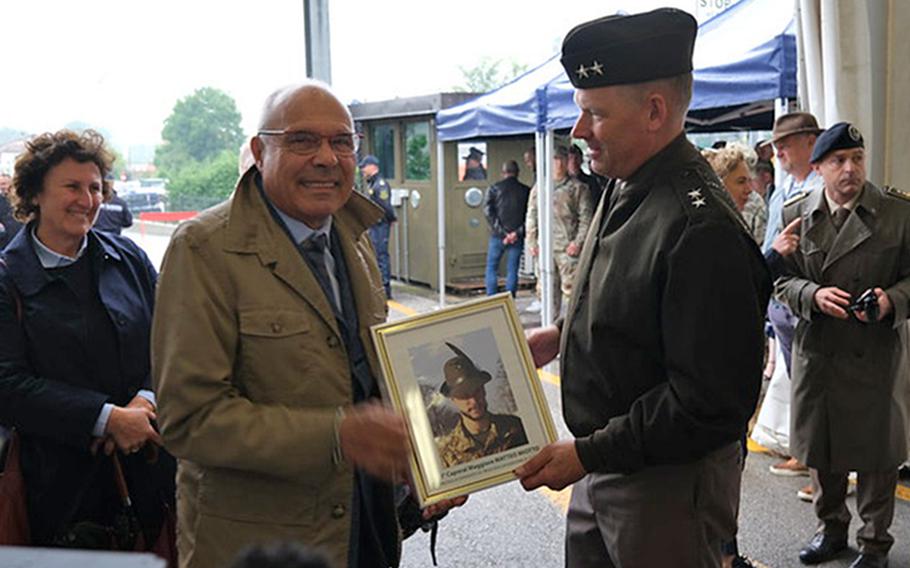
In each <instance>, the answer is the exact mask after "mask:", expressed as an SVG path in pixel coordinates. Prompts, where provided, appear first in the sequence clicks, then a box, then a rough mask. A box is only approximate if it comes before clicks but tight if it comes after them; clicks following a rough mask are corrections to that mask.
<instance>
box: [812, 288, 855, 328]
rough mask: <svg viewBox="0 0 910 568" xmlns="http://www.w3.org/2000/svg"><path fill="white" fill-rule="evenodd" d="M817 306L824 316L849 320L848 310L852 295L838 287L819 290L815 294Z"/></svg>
mask: <svg viewBox="0 0 910 568" xmlns="http://www.w3.org/2000/svg"><path fill="white" fill-rule="evenodd" d="M815 305H816V306H818V309H819V310H821V312H822V313H823V314H827V315H829V316H831V317H833V318H837V319H844V320H845V319H847V317H848V316H847V310H846V309H845V308H846V307H847V306H849V305H850V294H849V293H848V292H844V291H843V290H841V289H840V288H838V287H837V286H827V287H825V288H819V289H818V290H816V292H815Z"/></svg>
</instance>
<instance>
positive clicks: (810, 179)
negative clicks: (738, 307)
mask: <svg viewBox="0 0 910 568" xmlns="http://www.w3.org/2000/svg"><path fill="white" fill-rule="evenodd" d="M821 132H822V130H821V129H820V128H819V127H818V122H817V121H816V120H815V117H814V116H813V115H812V114H810V113H808V112H791V113H789V114H785V115H783V116H781V117H779V118H778V119H777V120H776V121H775V123H774V130H773V131H772V136H771V139H770V140H768V141H767V142H765V145H766V146H770V145H773V148H774V154H775V155H776V156H777V162H778V164H780V167H781V169H783V170H784V172H786V173H787V177H786V178H784V182H783V183H782V184H781V186H780V187H779V188H777V189H776V190H775V191H774V193H772V194H771V198H770V200H769V201H768V224H767V226H766V229H765V242H764V244H763V245H762V252H764V253H766V254H771V255H774V254H776V253H773V252H771V250H772V246H773V244H774V239H776V238H777V236H778V235H779V234H780V231H781V229H782V228H783V225H782V224H781V221H782V215H783V210H784V204H785V203H787V202H789V201H790V200H792V199H794V198H796V197H799V196H800V195H803V194H805V193H808V192H811V191H813V190H815V189H819V188H820V187H821V186H822V178H821V176H819V175H818V174H817V173H816V172H815V171H814V170H813V168H812V164H810V163H809V157H810V156H811V155H812V148H813V146H814V145H815V139H816V137H818V135H819V134H820V133H821ZM768 321H770V322H771V328H772V329H773V330H774V339H775V340H776V341H777V346H779V347H780V353H781V355H783V357H779V358H777V360H778V361H779V360H780V359H783V364H784V365H786V366H787V376H789V374H790V361H791V349H790V346H791V345H792V343H793V333H794V330H795V327H796V317H794V315H793V314H792V313H791V312H790V309H789V308H788V307H787V306H786V305H784V304H783V303H781V302H778V301H777V300H775V299H773V298H772V300H771V303H770V305H769V306H768ZM776 348H777V347H775V346H772V349H776ZM769 370H770V371H772V373H769V374H773V369H769ZM781 402H782V401H780V400H779V399H774V400H773V401H772V400H771V399H765V404H780V403H781ZM788 410H789V408H785V409H783V412H784V413H786V412H788ZM771 473H773V474H774V475H783V476H800V475H809V470H808V468H807V467H806V466H805V465H804V464H801V463H799V461H798V460H797V459H796V458H789V459H786V460H784V461H783V462H781V463H776V464H773V465H771ZM811 489H812V488H811V486H807V487H804V488H802V489H801V490H800V492H799V493H798V494H800V495H806V494H807V493H808V494H809V495H810V496H811ZM810 498H811V497H810Z"/></svg>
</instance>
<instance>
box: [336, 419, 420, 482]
mask: <svg viewBox="0 0 910 568" xmlns="http://www.w3.org/2000/svg"><path fill="white" fill-rule="evenodd" d="M338 430H339V432H338V436H339V439H340V443H341V453H342V455H344V459H345V460H347V461H349V462H350V463H351V464H353V465H354V466H356V467H358V468H360V469H362V470H364V471H366V472H367V473H369V474H371V475H374V476H376V477H379V478H381V479H384V480H386V481H390V482H395V481H400V480H401V479H404V478H405V477H407V474H408V434H407V428H406V427H405V423H404V420H402V419H401V417H400V416H398V415H397V414H395V413H394V412H392V411H391V410H389V409H387V408H385V407H384V406H382V405H381V404H379V403H376V402H367V403H364V404H358V405H356V406H354V407H352V408H350V409H349V410H348V411H347V412H346V414H345V417H344V420H342V421H341V425H340V426H339V428H338Z"/></svg>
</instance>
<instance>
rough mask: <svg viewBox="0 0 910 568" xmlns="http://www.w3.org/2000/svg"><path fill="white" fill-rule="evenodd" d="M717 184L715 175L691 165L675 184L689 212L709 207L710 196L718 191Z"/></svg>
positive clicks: (680, 174) (681, 173)
mask: <svg viewBox="0 0 910 568" xmlns="http://www.w3.org/2000/svg"><path fill="white" fill-rule="evenodd" d="M716 185H717V181H716V179H715V176H711V175H707V172H705V171H702V170H701V169H699V168H698V167H689V168H686V169H684V170H682V171H681V172H680V173H679V177H678V178H677V179H676V180H675V183H674V184H673V186H674V187H675V188H676V193H677V195H678V196H679V198H680V200H681V201H682V203H683V205H684V208H685V209H686V211H688V212H693V211H700V210H702V209H705V208H707V207H708V201H709V198H708V196H709V195H710V194H711V193H712V192H714V191H717V189H718V188H717V187H715V186H716ZM722 189H723V188H721V190H722Z"/></svg>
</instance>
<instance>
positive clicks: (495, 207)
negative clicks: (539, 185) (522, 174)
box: [483, 160, 531, 297]
mask: <svg viewBox="0 0 910 568" xmlns="http://www.w3.org/2000/svg"><path fill="white" fill-rule="evenodd" d="M518 172H519V170H518V163H517V162H516V161H515V160H509V161H508V162H505V163H504V164H503V165H502V180H501V181H499V182H496V183H494V184H493V185H491V186H490V188H489V189H488V190H487V194H486V196H485V197H484V202H483V213H484V215H485V216H486V218H487V223H489V224H490V244H489V247H488V248H487V269H486V274H485V282H486V287H487V296H492V295H493V294H495V293H496V292H497V290H498V288H499V261H500V259H501V258H502V256H503V255H504V254H505V255H507V256H506V290H508V291H509V292H511V293H512V296H513V297H514V296H515V294H516V292H517V291H518V266H519V265H520V264H521V253H522V252H523V251H524V247H525V211H526V210H527V208H528V195H529V194H530V191H531V188H529V187H528V186H526V185H525V184H523V183H521V182H520V181H518Z"/></svg>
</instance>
